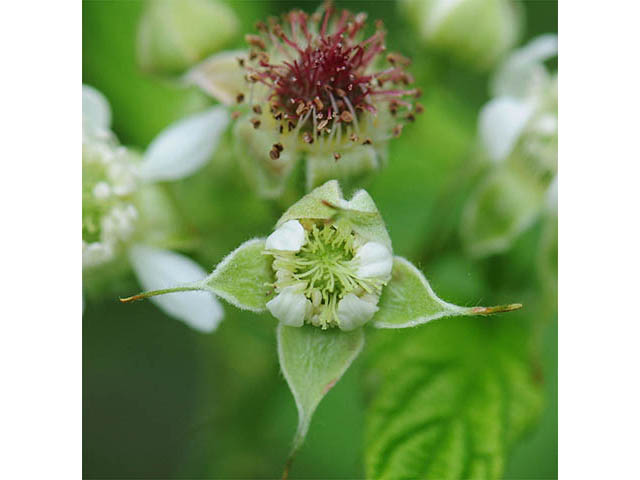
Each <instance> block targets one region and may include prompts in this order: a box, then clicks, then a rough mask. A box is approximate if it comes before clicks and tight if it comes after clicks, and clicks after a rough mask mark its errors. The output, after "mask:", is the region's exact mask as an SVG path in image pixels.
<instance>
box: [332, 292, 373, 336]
mask: <svg viewBox="0 0 640 480" xmlns="http://www.w3.org/2000/svg"><path fill="white" fill-rule="evenodd" d="M377 311H378V307H377V306H376V305H374V304H373V303H371V302H367V301H366V300H362V299H361V298H358V297H356V296H355V295H354V294H353V293H349V294H347V295H345V296H344V298H343V299H342V300H340V301H339V302H338V325H339V327H340V330H344V331H345V332H348V331H350V330H355V329H356V328H359V327H361V326H362V325H364V324H365V323H367V322H368V321H369V320H371V317H373V314H374V313H376V312H377Z"/></svg>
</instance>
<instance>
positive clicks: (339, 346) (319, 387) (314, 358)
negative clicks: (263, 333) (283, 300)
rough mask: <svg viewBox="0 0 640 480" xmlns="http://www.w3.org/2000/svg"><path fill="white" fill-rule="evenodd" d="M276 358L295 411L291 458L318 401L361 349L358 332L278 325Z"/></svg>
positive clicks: (300, 442)
mask: <svg viewBox="0 0 640 480" xmlns="http://www.w3.org/2000/svg"><path fill="white" fill-rule="evenodd" d="M277 335H278V358H279V360H280V368H281V369H282V373H283V374H284V378H285V379H286V380H287V383H288V384H289V388H290V389H291V393H292V394H293V397H294V399H295V402H296V406H297V408H298V430H297V431H296V435H295V437H294V440H293V447H292V453H291V456H293V454H294V453H295V452H296V451H297V450H298V448H300V445H302V442H303V441H304V438H305V436H306V435H307V430H308V429H309V424H310V422H311V417H312V415H313V413H314V412H315V410H316V407H317V406H318V404H319V403H320V400H322V398H323V397H324V396H325V395H326V394H327V392H328V391H329V390H330V389H331V388H332V387H333V386H334V385H335V384H336V382H337V381H338V380H340V377H342V375H343V374H344V372H345V371H346V370H347V368H349V365H351V363H352V362H353V360H354V359H355V358H356V357H357V356H358V354H359V353H360V351H361V350H362V347H363V346H364V332H363V330H362V329H358V330H355V331H353V332H343V331H341V330H338V329H337V328H334V329H329V330H322V329H320V328H318V327H314V326H311V325H304V326H302V327H287V326H285V325H282V324H279V325H278V333H277Z"/></svg>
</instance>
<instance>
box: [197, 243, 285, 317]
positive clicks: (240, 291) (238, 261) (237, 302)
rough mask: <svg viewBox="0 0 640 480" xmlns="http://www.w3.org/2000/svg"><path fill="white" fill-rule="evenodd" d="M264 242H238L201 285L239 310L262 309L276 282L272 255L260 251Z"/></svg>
mask: <svg viewBox="0 0 640 480" xmlns="http://www.w3.org/2000/svg"><path fill="white" fill-rule="evenodd" d="M264 242H265V241H264V239H263V238H256V239H253V240H249V241H247V242H245V243H243V244H242V245H240V246H239V247H238V248H236V249H235V250H234V251H233V252H231V253H230V254H229V255H227V256H226V257H225V259H224V260H222V262H220V263H219V264H218V266H217V267H216V268H215V270H214V271H213V272H212V273H211V275H209V276H208V277H207V278H206V279H205V280H204V282H203V283H202V285H203V287H204V288H205V289H206V290H209V291H211V292H212V293H214V294H216V295H217V296H219V297H221V298H223V299H225V300H226V301H227V302H229V303H231V304H232V305H234V306H236V307H238V308H240V309H243V310H250V311H252V312H262V311H264V310H265V308H266V307H265V305H266V303H267V302H268V301H269V300H270V294H271V293H272V288H273V287H272V284H273V282H274V281H275V277H274V274H273V269H272V268H271V263H272V261H273V258H272V257H271V256H269V255H265V254H264V253H263V252H264Z"/></svg>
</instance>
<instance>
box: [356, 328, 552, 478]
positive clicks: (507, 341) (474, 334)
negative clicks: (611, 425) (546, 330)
mask: <svg viewBox="0 0 640 480" xmlns="http://www.w3.org/2000/svg"><path fill="white" fill-rule="evenodd" d="M527 333H528V332H527V331H526V329H525V328H524V327H523V326H522V324H521V323H517V322H513V320H512V319H505V320H503V321H501V320H497V319H492V320H491V321H486V322H483V321H478V320H473V319H469V318H458V319H452V320H448V321H446V322H436V323H434V324H432V325H430V326H429V327H426V328H420V329H411V330H404V331H400V332H397V333H396V334H395V335H389V333H387V334H386V336H385V337H384V338H382V335H383V334H382V333H381V334H379V337H381V338H379V339H378V340H381V341H379V342H377V343H376V344H375V345H374V347H373V349H372V351H371V353H370V355H369V357H368V359H369V367H370V368H369V378H372V379H375V380H376V383H377V385H378V387H377V389H376V391H375V393H374V394H373V399H372V402H371V405H370V407H369V409H368V411H367V424H366V432H365V449H366V453H365V466H366V473H367V478H371V479H398V478H412V479H418V478H419V479H468V478H477V479H496V478H499V477H500V476H501V475H502V473H503V471H504V465H505V459H506V454H507V452H508V450H509V448H510V447H511V446H512V445H513V443H514V442H515V441H516V440H517V439H518V437H520V436H521V435H522V433H523V432H524V431H525V430H526V429H527V428H528V427H530V425H531V424H532V423H533V421H534V420H535V418H536V417H537V415H538V413H539V411H540V409H541V405H542V396H541V390H540V384H539V382H537V381H536V376H535V369H534V368H533V367H532V365H531V363H530V359H529V358H528V349H527V348H526V339H527V338H528V336H527Z"/></svg>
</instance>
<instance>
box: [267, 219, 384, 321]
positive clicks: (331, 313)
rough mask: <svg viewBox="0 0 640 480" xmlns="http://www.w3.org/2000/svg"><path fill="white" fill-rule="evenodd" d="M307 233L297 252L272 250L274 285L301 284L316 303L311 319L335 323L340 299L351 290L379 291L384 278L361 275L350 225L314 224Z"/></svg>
mask: <svg viewBox="0 0 640 480" xmlns="http://www.w3.org/2000/svg"><path fill="white" fill-rule="evenodd" d="M306 235H307V239H306V242H305V244H304V245H303V246H302V248H301V249H300V250H299V251H298V252H295V253H293V252H281V251H273V252H269V253H271V254H272V255H273V256H274V257H275V260H274V262H273V267H274V269H275V271H276V272H277V280H276V283H275V287H276V290H278V291H281V290H282V289H284V288H286V287H290V286H297V287H299V288H300V290H301V291H302V293H304V295H305V296H306V297H307V298H308V299H309V300H310V301H311V304H312V306H313V312H312V314H311V316H310V319H308V320H309V322H310V323H312V324H313V325H316V326H319V327H322V328H328V327H336V326H338V317H337V307H338V302H339V301H340V299H342V298H344V296H345V295H347V294H349V293H353V294H355V295H357V296H361V295H363V294H374V295H380V292H381V289H382V286H383V282H382V281H380V280H379V279H372V278H361V277H359V276H358V274H357V271H358V267H357V264H356V263H355V262H354V261H353V260H354V257H355V255H356V253H357V248H358V247H357V245H358V241H357V237H356V235H355V234H354V232H353V231H352V229H351V228H350V227H349V226H347V225H345V224H341V223H339V222H338V223H336V224H331V225H323V224H320V225H317V224H314V225H313V226H312V227H310V229H309V228H308V229H307V233H306Z"/></svg>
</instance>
